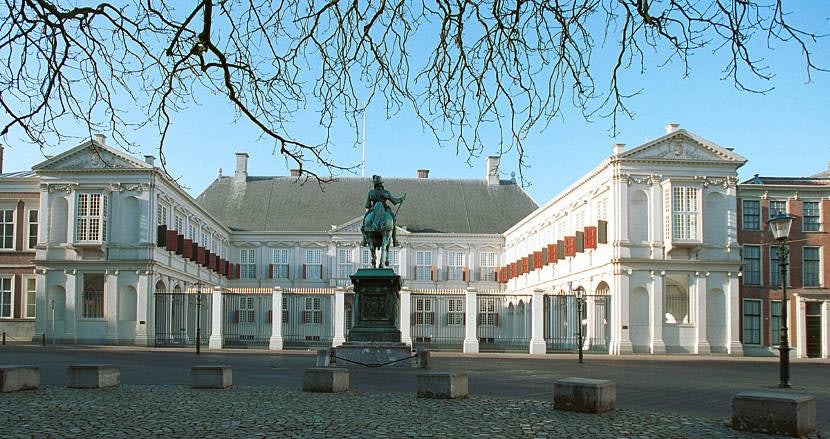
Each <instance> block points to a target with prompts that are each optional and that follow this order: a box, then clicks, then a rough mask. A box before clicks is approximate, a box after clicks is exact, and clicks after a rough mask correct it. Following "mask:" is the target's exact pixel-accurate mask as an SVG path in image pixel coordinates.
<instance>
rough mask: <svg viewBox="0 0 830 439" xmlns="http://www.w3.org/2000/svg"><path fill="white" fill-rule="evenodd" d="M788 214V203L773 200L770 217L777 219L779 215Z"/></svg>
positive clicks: (770, 205)
mask: <svg viewBox="0 0 830 439" xmlns="http://www.w3.org/2000/svg"><path fill="white" fill-rule="evenodd" d="M785 213H787V202H786V201H781V200H773V201H770V202H769V217H770V218H775V217H776V216H778V215H783V214H785Z"/></svg>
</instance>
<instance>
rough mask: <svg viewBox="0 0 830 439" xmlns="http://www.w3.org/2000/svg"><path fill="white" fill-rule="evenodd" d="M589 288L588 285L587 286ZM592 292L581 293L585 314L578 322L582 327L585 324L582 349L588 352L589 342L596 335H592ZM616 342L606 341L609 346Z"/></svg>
mask: <svg viewBox="0 0 830 439" xmlns="http://www.w3.org/2000/svg"><path fill="white" fill-rule="evenodd" d="M589 286H590V284H589ZM592 293H593V292H592V291H588V290H585V291H584V292H583V293H582V300H583V302H584V303H585V312H584V313H583V314H582V321H581V322H579V324H580V325H582V322H585V325H584V326H581V328H582V349H584V350H586V351H587V350H590V349H591V342H592V341H593V340H594V338H595V337H596V335H595V334H594V329H596V325H595V324H594V323H595V319H596V309H597V307H596V301H595V300H594V295H593V294H592ZM615 341H616V340H614V341H612V340H608V342H609V343H608V344H609V346H613V344H614V342H615Z"/></svg>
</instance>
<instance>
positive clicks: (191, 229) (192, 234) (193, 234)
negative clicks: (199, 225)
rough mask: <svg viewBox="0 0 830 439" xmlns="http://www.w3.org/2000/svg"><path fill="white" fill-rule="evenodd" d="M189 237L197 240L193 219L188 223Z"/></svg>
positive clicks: (194, 240) (193, 240)
mask: <svg viewBox="0 0 830 439" xmlns="http://www.w3.org/2000/svg"><path fill="white" fill-rule="evenodd" d="M187 239H189V240H191V241H192V242H196V227H194V226H193V220H192V219H191V220H190V221H189V224H188V225H187Z"/></svg>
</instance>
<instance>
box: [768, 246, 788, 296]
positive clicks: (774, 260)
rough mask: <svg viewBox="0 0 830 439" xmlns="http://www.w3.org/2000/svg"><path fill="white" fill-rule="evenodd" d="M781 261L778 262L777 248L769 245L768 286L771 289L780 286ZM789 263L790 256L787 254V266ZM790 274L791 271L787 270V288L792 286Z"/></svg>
mask: <svg viewBox="0 0 830 439" xmlns="http://www.w3.org/2000/svg"><path fill="white" fill-rule="evenodd" d="M780 262H781V261H779V260H778V246H777V245H771V246H769V284H770V286H771V287H780V286H781V264H780ZM789 263H790V255H789V254H787V264H788V265H787V266H789ZM790 273H792V270H787V286H790V285H792V284H791V283H790Z"/></svg>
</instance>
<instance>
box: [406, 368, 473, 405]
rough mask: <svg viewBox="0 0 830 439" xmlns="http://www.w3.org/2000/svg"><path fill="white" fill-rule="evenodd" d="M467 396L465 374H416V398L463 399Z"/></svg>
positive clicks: (467, 388)
mask: <svg viewBox="0 0 830 439" xmlns="http://www.w3.org/2000/svg"><path fill="white" fill-rule="evenodd" d="M468 396H469V386H468V385H467V374H463V373H449V372H431V373H419V374H418V398H432V399H463V398H466V397H468Z"/></svg>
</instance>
